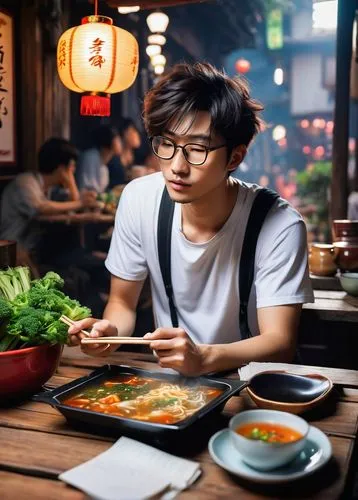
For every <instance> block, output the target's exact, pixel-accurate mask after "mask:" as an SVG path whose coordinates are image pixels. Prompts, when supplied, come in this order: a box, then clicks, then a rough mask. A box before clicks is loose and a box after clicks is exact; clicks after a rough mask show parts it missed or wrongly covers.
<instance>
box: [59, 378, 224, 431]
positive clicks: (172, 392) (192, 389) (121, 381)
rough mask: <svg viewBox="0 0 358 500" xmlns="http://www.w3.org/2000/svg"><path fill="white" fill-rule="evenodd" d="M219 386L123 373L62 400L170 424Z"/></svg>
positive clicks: (206, 399) (203, 402) (197, 406)
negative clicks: (188, 383) (184, 382)
mask: <svg viewBox="0 0 358 500" xmlns="http://www.w3.org/2000/svg"><path fill="white" fill-rule="evenodd" d="M220 394H222V390H220V389H216V388H214V387H208V386H185V385H179V384H172V383H170V382H167V381H165V382H163V381H161V380H159V379H149V378H145V377H138V376H134V375H130V376H128V375H122V376H119V377H116V378H115V379H111V380H107V381H105V382H103V383H102V384H101V385H97V386H91V387H88V388H86V389H85V390H84V391H83V392H81V393H80V394H77V395H76V396H71V397H70V398H68V399H66V400H64V401H63V403H64V404H66V405H68V406H73V407H76V408H83V409H86V410H91V411H95V412H100V413H106V414H111V415H116V416H120V417H126V418H131V419H136V420H144V421H148V422H156V423H164V424H173V423H176V422H179V421H181V420H183V419H184V418H187V417H190V416H191V415H193V414H194V413H195V412H196V411H198V410H199V409H200V408H202V407H203V406H205V405H206V404H207V403H209V402H210V401H211V400H212V399H214V398H216V397H217V396H219V395H220Z"/></svg>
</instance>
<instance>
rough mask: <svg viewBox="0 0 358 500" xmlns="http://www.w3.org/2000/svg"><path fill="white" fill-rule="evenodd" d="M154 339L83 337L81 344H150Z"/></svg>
mask: <svg viewBox="0 0 358 500" xmlns="http://www.w3.org/2000/svg"><path fill="white" fill-rule="evenodd" d="M151 342H153V341H152V340H149V339H148V340H147V339H144V338H143V337H96V338H91V339H82V340H81V344H142V345H149V344H150V343H151Z"/></svg>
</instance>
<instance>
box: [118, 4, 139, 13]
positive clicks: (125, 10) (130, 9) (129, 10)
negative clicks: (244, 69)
mask: <svg viewBox="0 0 358 500" xmlns="http://www.w3.org/2000/svg"><path fill="white" fill-rule="evenodd" d="M139 10H140V6H139V5H132V6H131V7H127V6H123V7H118V12H119V13H120V14H132V12H138V11H139Z"/></svg>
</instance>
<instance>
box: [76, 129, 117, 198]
mask: <svg viewBox="0 0 358 500" xmlns="http://www.w3.org/2000/svg"><path fill="white" fill-rule="evenodd" d="M92 144H93V147H92V148H90V149H87V150H85V151H84V152H83V153H82V154H81V155H80V157H79V159H78V167H77V172H76V180H77V183H78V187H79V189H80V190H82V189H90V190H93V191H96V192H97V193H104V192H105V191H106V190H107V188H108V187H109V171H108V164H109V162H110V160H111V159H112V158H113V157H114V156H119V155H120V154H121V152H122V141H121V138H120V135H119V132H118V130H117V129H116V128H115V127H112V126H109V125H101V126H100V127H98V128H97V129H95V130H94V131H93V135H92Z"/></svg>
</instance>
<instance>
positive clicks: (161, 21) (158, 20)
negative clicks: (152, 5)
mask: <svg viewBox="0 0 358 500" xmlns="http://www.w3.org/2000/svg"><path fill="white" fill-rule="evenodd" d="M147 24H148V28H149V29H150V31H151V32H152V33H164V32H165V31H166V29H167V27H168V24H169V17H168V16H167V15H166V14H165V13H164V12H161V11H157V12H152V13H151V14H149V16H148V17H147Z"/></svg>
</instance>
